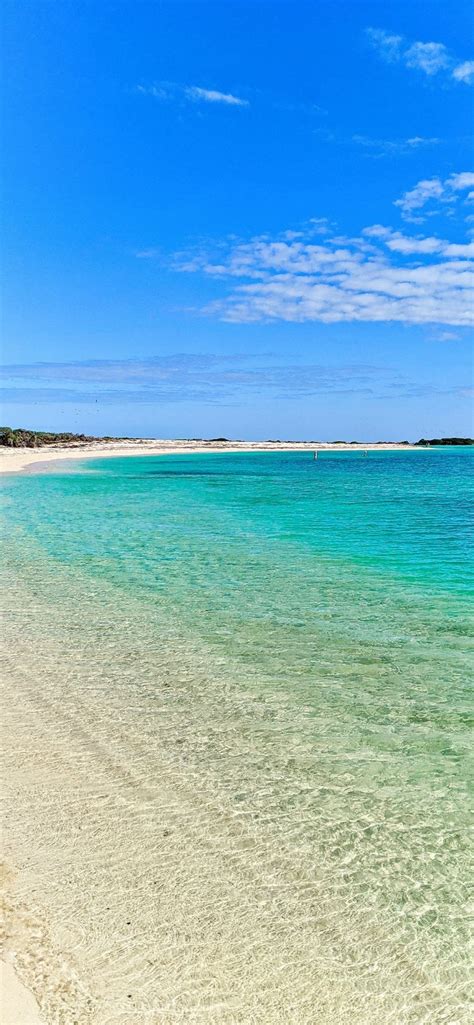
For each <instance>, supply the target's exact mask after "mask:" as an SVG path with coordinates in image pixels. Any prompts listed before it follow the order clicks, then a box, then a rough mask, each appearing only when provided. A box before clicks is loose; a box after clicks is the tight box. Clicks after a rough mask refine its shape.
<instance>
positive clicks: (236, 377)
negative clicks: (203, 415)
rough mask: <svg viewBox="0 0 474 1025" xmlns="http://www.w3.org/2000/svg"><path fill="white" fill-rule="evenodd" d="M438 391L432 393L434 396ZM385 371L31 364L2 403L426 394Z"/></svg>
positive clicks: (214, 362) (225, 364)
mask: <svg viewBox="0 0 474 1025" xmlns="http://www.w3.org/2000/svg"><path fill="white" fill-rule="evenodd" d="M435 390H436V389H435ZM432 391H433V387H432V386H431V385H428V384H427V385H422V386H420V384H419V383H417V382H415V381H411V380H410V379H409V378H407V377H406V376H405V375H404V374H403V373H401V372H400V371H398V370H395V369H393V368H390V367H388V368H387V367H380V366H377V365H372V364H364V363H350V364H346V365H343V366H333V365H325V364H320V363H296V362H284V361H282V360H281V359H280V360H278V359H277V358H275V357H273V358H272V357H270V356H269V355H268V354H267V356H266V357H264V356H260V357H257V356H254V355H251V354H240V353H239V354H231V355H229V356H227V357H226V356H218V355H215V354H203V355H194V354H187V353H182V354H177V355H175V356H168V357H156V358H155V359H145V360H90V361H86V360H84V361H81V362H70V363H30V364H25V365H20V364H14V365H10V366H7V367H5V384H4V387H3V389H2V398H3V400H4V401H6V402H9V403H15V402H16V403H29V404H31V405H32V406H33V405H35V404H38V405H41V404H43V403H47V404H51V403H65V404H66V403H67V404H76V405H84V404H91V403H94V404H95V403H100V404H106V405H113V404H118V403H124V402H129V403H133V404H137V405H143V404H153V403H162V404H163V403H179V402H187V403H189V402H199V403H205V404H208V405H229V404H235V403H236V402H244V403H245V402H247V401H250V402H252V401H255V398H256V396H257V395H258V396H259V397H261V398H262V400H264V399H265V398H267V399H268V400H271V401H275V400H285V399H292V398H301V397H304V396H312V395H315V396H316V395H320V396H322V395H341V396H344V395H347V396H348V395H360V396H364V398H366V399H394V398H397V397H400V396H403V397H405V398H411V397H414V396H419V394H420V393H421V394H431V393H432Z"/></svg>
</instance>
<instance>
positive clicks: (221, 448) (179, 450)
mask: <svg viewBox="0 0 474 1025" xmlns="http://www.w3.org/2000/svg"><path fill="white" fill-rule="evenodd" d="M358 450H361V451H373V452H378V451H401V452H405V451H413V452H419V451H424V449H422V448H420V446H419V445H414V444H413V445H412V444H401V443H400V442H390V441H387V442H385V441H384V442H368V443H364V442H339V443H334V442H325V441H274V442H273V441H272V442H268V441H187V440H182V441H181V440H176V441H168V440H162V439H147V438H143V439H140V438H138V439H133V440H132V439H130V440H125V441H123V440H119V439H118V440H117V441H102V442H101V441H90V442H89V441H87V442H83V443H79V444H77V443H72V444H66V445H46V446H44V447H41V448H8V447H2V448H1V449H0V473H21V472H23V471H24V470H28V471H32V470H35V469H36V468H38V470H39V469H41V468H42V467H43V468H44V464H45V463H50V464H54V463H56V462H59V461H61V462H62V461H63V460H65V459H98V458H101V457H107V458H108V457H114V456H115V457H118V456H138V455H141V456H145V455H150V456H158V455H180V454H185V453H196V454H199V453H200V454H204V453H206V452H216V453H217V452H242V453H243V452H315V451H321V452H326V451H329V452H344V451H346V452H354V451H358Z"/></svg>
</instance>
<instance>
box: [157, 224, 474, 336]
mask: <svg viewBox="0 0 474 1025" xmlns="http://www.w3.org/2000/svg"><path fill="white" fill-rule="evenodd" d="M364 235H365V236H366V237H368V238H370V239H371V240H379V243H380V244H379V245H376V244H374V242H372V241H371V242H370V243H368V242H366V241H364V238H355V239H351V238H348V239H341V238H335V237H333V238H329V239H327V240H325V242H324V243H323V244H315V243H314V242H313V241H311V234H309V236H306V239H300V238H298V239H294V240H291V239H288V238H285V237H284V236H280V237H278V238H275V239H271V238H269V237H268V236H260V237H256V238H253V239H251V240H250V241H249V242H234V241H232V242H230V243H229V245H228V246H227V247H222V246H221V247H219V257H218V260H216V261H213V260H212V258H211V257H210V256H209V255H208V254H206V253H198V254H196V255H194V256H193V257H192V258H191V259H189V258H188V259H187V260H183V259H181V260H180V261H179V262H178V265H177V266H178V269H179V270H182V271H187V272H201V273H204V274H207V275H211V276H213V277H215V278H220V279H224V280H225V279H229V281H232V280H233V281H234V284H233V285H232V286H231V287H230V288H229V290H228V293H227V295H226V296H225V297H224V299H222V300H218V301H217V302H213V303H211V304H210V305H209V306H208V307H207V308H206V309H205V310H204V312H205V313H207V314H211V315H217V316H219V317H220V318H221V319H223V320H225V321H230V322H239V323H240V322H254V321H262V320H263V321H265V320H284V321H293V322H302V321H322V322H324V323H333V322H339V321H375V322H381V321H385V322H387V321H398V322H401V323H406V324H426V323H429V324H433V323H436V324H446V325H467V324H470V323H472V321H473V302H472V299H473V292H472V289H473V284H474V281H473V265H472V262H471V261H470V260H469V259H468V257H469V256H471V255H474V246H467V245H459V246H457V245H455V244H454V245H453V244H452V243H450V242H447V241H444V240H441V239H436V238H434V237H431V238H427V239H422V238H415V239H410V238H408V237H407V236H404V235H402V234H401V233H399V232H394V231H393V230H392V229H391V228H384V227H383V226H382V225H374V226H372V227H371V228H367V229H365V232H364ZM396 257H398V260H397V259H396ZM411 257H416V259H415V260H414V261H413V259H411Z"/></svg>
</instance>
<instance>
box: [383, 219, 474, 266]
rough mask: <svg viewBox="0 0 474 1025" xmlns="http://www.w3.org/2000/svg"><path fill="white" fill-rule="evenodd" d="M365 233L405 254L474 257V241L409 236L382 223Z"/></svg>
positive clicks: (432, 236)
mask: <svg viewBox="0 0 474 1025" xmlns="http://www.w3.org/2000/svg"><path fill="white" fill-rule="evenodd" d="M363 234H364V235H366V236H367V237H368V238H378V239H380V240H381V241H382V242H383V243H384V244H385V245H386V246H387V249H390V250H391V252H394V253H402V254H403V256H414V255H416V254H420V255H423V256H433V255H435V254H436V255H438V254H439V255H441V256H447V257H457V256H466V257H473V258H474V243H472V242H468V243H461V244H457V243H452V242H447V241H446V239H442V238H436V236H434V235H431V236H429V237H427V238H422V237H420V236H417V237H408V236H407V235H402V233H401V232H400V231H393V229H392V228H385V227H384V226H383V225H382V224H374V225H372V226H371V227H370V228H364V231H363Z"/></svg>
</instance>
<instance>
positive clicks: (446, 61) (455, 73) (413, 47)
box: [367, 28, 474, 85]
mask: <svg viewBox="0 0 474 1025" xmlns="http://www.w3.org/2000/svg"><path fill="white" fill-rule="evenodd" d="M367 35H368V38H369V40H370V42H371V44H372V46H373V47H374V49H375V50H376V51H377V53H378V55H379V57H381V58H382V60H384V61H386V62H387V63H389V64H395V63H402V64H404V65H405V67H407V68H411V69H415V70H417V71H422V72H423V73H424V74H425V75H426V76H427V77H428V78H433V77H434V76H435V75H439V74H440V73H444V74H446V75H448V76H449V77H450V78H451V79H454V81H455V82H464V83H465V84H466V85H471V83H472V82H474V61H471V60H467V61H461V60H460V59H459V58H457V57H455V56H454V55H453V54H452V53H451V52H450V51H449V50H448V47H447V46H445V45H444V43H436V42H421V41H420V40H417V41H416V42H410V41H409V40H407V39H405V37H404V36H400V35H395V34H394V33H390V32H386V31H385V30H384V29H380V28H368V29H367Z"/></svg>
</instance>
